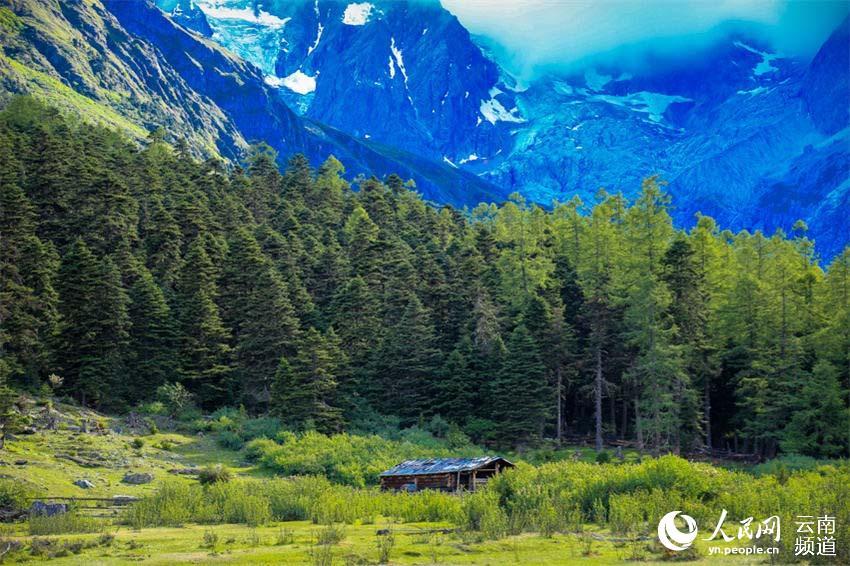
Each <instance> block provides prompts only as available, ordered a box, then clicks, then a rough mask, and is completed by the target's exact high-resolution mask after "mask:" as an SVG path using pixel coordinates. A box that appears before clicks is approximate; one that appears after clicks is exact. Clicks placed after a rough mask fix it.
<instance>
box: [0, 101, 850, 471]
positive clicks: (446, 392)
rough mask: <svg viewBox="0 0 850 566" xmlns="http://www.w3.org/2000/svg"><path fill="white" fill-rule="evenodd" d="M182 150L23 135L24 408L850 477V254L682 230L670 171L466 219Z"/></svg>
mask: <svg viewBox="0 0 850 566" xmlns="http://www.w3.org/2000/svg"><path fill="white" fill-rule="evenodd" d="M165 137H166V132H164V131H162V130H157V131H154V132H152V133H151V135H150V136H149V139H148V142H147V143H146V144H145V146H144V147H138V146H137V145H136V144H134V143H132V142H130V141H128V140H127V139H125V138H124V137H123V136H122V135H121V134H119V133H116V132H115V131H111V130H108V129H105V128H101V127H93V126H90V125H85V124H81V123H77V122H74V121H72V120H70V119H68V118H66V117H63V115H61V114H60V113H59V112H58V111H56V110H54V109H52V108H50V107H47V106H45V105H43V104H42V103H39V102H36V101H35V100H33V99H31V98H27V97H19V98H16V99H14V100H12V101H11V102H10V103H9V104H8V106H7V107H6V109H5V110H4V111H3V112H2V113H0V355H1V356H0V379H2V381H3V382H4V387H6V388H9V387H14V388H16V389H26V390H30V391H33V392H38V391H39V390H41V389H42V388H45V387H48V385H50V384H52V386H54V387H55V391H56V393H57V394H59V395H63V396H67V397H71V398H74V399H76V400H77V401H78V402H79V403H81V404H83V405H86V406H90V407H94V408H98V409H103V410H109V411H123V410H129V409H131V408H132V407H134V406H135V405H137V404H138V403H140V402H143V401H145V400H148V399H150V398H152V397H153V396H154V394H155V392H156V391H157V389H158V388H160V387H162V386H164V385H165V386H173V385H174V384H177V383H179V384H181V385H182V386H183V387H185V389H186V390H188V391H189V392H190V393H191V394H192V395H193V397H194V399H195V400H196V402H197V403H198V404H199V405H200V406H201V407H202V408H203V409H204V410H209V411H212V410H215V409H216V408H220V407H224V406H239V405H242V406H244V407H245V409H246V410H247V411H248V412H249V413H251V414H270V415H273V416H276V417H278V418H280V419H281V421H282V422H283V423H284V424H285V425H286V426H287V427H288V428H290V429H292V430H306V429H314V430H317V431H319V432H324V433H331V432H336V431H342V430H346V429H347V427H349V426H351V424H352V423H357V422H359V421H362V420H364V419H370V418H375V416H394V417H396V418H398V419H399V421H400V422H401V423H402V424H405V425H412V424H416V423H421V422H424V421H428V420H431V419H433V418H434V417H435V416H437V415H438V416H439V417H440V418H442V419H444V420H445V421H447V422H449V423H453V424H454V425H456V426H458V427H460V429H462V430H463V431H464V432H465V433H466V434H467V435H468V436H469V437H470V438H471V439H472V440H473V441H475V442H477V443H480V444H483V445H490V446H497V447H523V446H534V445H536V444H539V443H540V442H542V441H544V440H545V439H569V438H575V437H579V436H581V437H591V438H593V439H595V442H596V444H597V446H601V445H602V443H603V442H604V441H608V440H612V439H628V440H631V441H634V442H636V443H637V444H638V446H640V447H645V448H647V449H650V450H655V451H659V452H660V451H681V452H692V451H697V450H700V449H704V448H718V449H730V450H735V451H739V452H752V453H758V454H759V455H761V456H765V457H771V456H774V455H776V454H778V453H780V452H782V453H800V454H806V455H811V456H815V457H842V456H843V457H847V456H848V455H850V453H848V443H850V424H848V423H850V420H848V401H850V248H846V249H845V250H844V252H843V253H841V254H840V255H838V256H837V257H835V258H831V259H830V261H829V262H824V261H821V260H820V258H819V257H818V255H817V251H816V247H815V242H813V241H812V240H811V239H809V238H808V237H807V229H806V226H805V225H804V224H803V223H802V222H800V223H798V224H797V225H796V226H795V229H794V231H793V232H792V233H790V234H783V233H776V234H762V233H760V232H755V233H749V232H738V233H733V232H731V231H729V230H726V229H724V227H723V226H718V225H717V224H716V223H715V222H714V220H712V218H709V217H706V216H700V217H698V218H697V219H696V223H695V225H694V227H692V228H689V229H687V230H681V229H677V228H676V227H674V226H673V224H672V221H671V216H670V211H671V209H672V207H674V206H675V205H676V203H675V202H671V200H670V197H669V196H668V195H667V194H666V193H665V183H664V180H663V179H661V178H658V177H653V176H648V177H647V178H646V180H645V181H644V182H643V185H642V187H640V191H639V193H638V196H637V197H636V198H634V199H626V198H625V197H624V196H623V195H622V194H621V193H619V192H617V191H619V190H621V189H623V190H624V189H632V188H631V187H628V188H627V187H611V188H608V190H607V191H606V189H600V190H599V192H598V194H597V197H596V200H595V201H594V202H580V201H579V200H572V201H570V202H566V203H554V204H553V206H552V207H551V208H549V209H544V208H540V207H538V206H532V205H529V204H528V203H526V202H525V201H524V200H523V199H522V197H520V196H518V195H516V196H514V197H512V198H511V199H510V201H509V202H507V203H504V204H501V205H494V204H482V205H479V206H478V207H476V208H475V209H474V210H457V209H453V208H451V207H448V206H441V207H438V206H434V205H432V204H430V203H427V202H425V201H423V200H422V199H421V198H420V197H419V196H418V195H417V193H416V192H415V187H413V186H411V185H410V184H409V183H406V182H405V180H404V179H402V178H400V177H398V176H394V175H391V176H389V177H387V178H386V179H383V180H378V179H375V178H370V179H365V178H359V179H354V180H352V181H348V180H346V178H345V175H344V173H345V169H344V165H345V164H344V163H340V162H339V161H337V160H336V159H335V158H333V157H328V159H327V160H326V161H325V162H324V163H323V164H321V165H320V166H319V167H318V168H313V167H311V165H310V163H309V162H308V161H307V160H306V159H305V158H304V157H302V156H299V155H296V156H293V157H291V158H290V159H289V160H288V164H287V165H286V167H285V168H283V169H282V170H279V168H278V165H277V160H278V156H276V155H275V153H274V152H273V151H272V150H271V148H270V147H268V146H266V145H264V144H258V145H254V146H252V147H251V149H250V151H249V152H248V154H247V155H246V156H245V158H244V161H243V163H242V164H241V166H229V165H227V166H226V165H225V164H224V163H223V162H221V161H217V160H208V161H204V162H199V161H196V160H195V159H194V158H193V157H191V152H190V148H188V147H187V146H186V145H185V144H181V143H177V144H175V145H169V144H167V143H165V141H164V139H165ZM651 173H652V172H651V171H648V172H647V174H650V175H651ZM2 397H3V399H6V398H8V397H9V396H8V395H7V394H4V395H3V396H2Z"/></svg>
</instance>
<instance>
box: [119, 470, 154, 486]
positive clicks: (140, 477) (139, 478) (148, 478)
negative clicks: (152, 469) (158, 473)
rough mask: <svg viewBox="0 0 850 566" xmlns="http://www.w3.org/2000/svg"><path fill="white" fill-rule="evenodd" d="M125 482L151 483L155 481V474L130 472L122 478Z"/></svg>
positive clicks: (133, 483) (136, 483) (132, 483)
mask: <svg viewBox="0 0 850 566" xmlns="http://www.w3.org/2000/svg"><path fill="white" fill-rule="evenodd" d="M121 481H122V482H123V483H127V484H130V485H142V484H146V483H150V482H152V481H153V474H148V473H146V472H142V473H135V474H134V473H130V472H128V473H127V474H125V475H124V477H123V478H122V479H121Z"/></svg>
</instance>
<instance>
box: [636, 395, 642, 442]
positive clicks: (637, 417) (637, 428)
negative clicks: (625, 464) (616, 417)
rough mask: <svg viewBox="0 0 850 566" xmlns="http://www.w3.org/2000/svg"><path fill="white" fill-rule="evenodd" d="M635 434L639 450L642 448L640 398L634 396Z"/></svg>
mask: <svg viewBox="0 0 850 566" xmlns="http://www.w3.org/2000/svg"><path fill="white" fill-rule="evenodd" d="M635 435H636V436H637V445H638V449H639V450H643V423H641V419H640V400H639V399H638V398H637V396H635Z"/></svg>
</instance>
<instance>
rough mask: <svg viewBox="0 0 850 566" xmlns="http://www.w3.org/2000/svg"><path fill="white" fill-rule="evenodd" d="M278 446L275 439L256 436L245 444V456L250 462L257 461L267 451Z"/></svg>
mask: <svg viewBox="0 0 850 566" xmlns="http://www.w3.org/2000/svg"><path fill="white" fill-rule="evenodd" d="M277 447H278V444H277V442H275V441H274V440H269V439H268V438H255V439H254V440H252V441H251V442H249V443H248V444H247V445H246V446H245V458H247V459H248V461H249V462H256V461H257V460H259V459H260V458H262V457H263V455H264V454H265V453H266V452H269V451H270V450H274V449H276V448H277Z"/></svg>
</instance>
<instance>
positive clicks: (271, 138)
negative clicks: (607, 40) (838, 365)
mask: <svg viewBox="0 0 850 566" xmlns="http://www.w3.org/2000/svg"><path fill="white" fill-rule="evenodd" d="M156 6H158V8H157V7H156ZM12 7H13V8H14V13H15V15H16V17H18V18H19V19H20V20H21V22H22V26H23V28H22V29H23V30H24V31H23V32H20V33H18V32H16V31H15V30H13V29H11V28H10V29H7V28H4V27H2V26H0V40H2V41H0V54H2V57H0V91H2V92H0V94H2V93H5V92H33V93H36V94H37V93H39V92H43V91H44V90H45V88H47V87H46V86H45V85H57V86H51V87H50V89H51V90H50V93H49V94H50V98H51V99H53V100H57V99H58V100H61V101H62V102H63V104H64V105H65V107H67V108H70V109H73V110H75V111H77V112H79V113H81V114H86V113H88V114H89V115H94V117H95V119H96V120H97V121H99V122H104V121H105V122H107V123H109V124H111V125H117V126H119V127H122V128H124V129H125V130H126V131H128V132H129V133H131V134H132V135H134V136H136V137H139V138H143V137H144V135H145V132H146V131H148V130H150V129H152V128H154V127H156V126H160V125H163V126H165V127H166V129H167V130H168V131H169V132H171V134H172V137H173V138H174V139H178V138H186V139H188V140H190V145H191V146H192V147H193V148H196V150H197V151H199V152H200V153H201V154H204V155H210V154H214V155H220V156H224V157H227V158H229V159H233V160H239V159H240V156H241V155H242V154H243V152H244V150H245V148H246V147H247V143H249V142H251V141H255V140H262V141H266V142H267V143H269V144H270V145H272V146H273V147H274V148H276V149H277V150H278V151H279V153H280V155H281V159H282V160H284V159H286V157H288V156H289V155H291V154H292V153H295V152H304V153H306V154H307V155H308V156H309V157H310V159H311V160H312V161H313V162H314V163H315V164H318V163H319V162H321V161H322V160H324V159H325V158H326V157H327V156H328V155H329V154H334V155H336V156H337V157H338V158H339V159H340V160H341V161H342V162H343V163H345V165H346V167H347V169H348V173H349V175H350V176H351V177H352V178H353V177H355V176H357V175H359V174H366V175H371V174H374V175H377V176H379V177H383V176H385V175H387V174H389V173H392V172H396V173H399V174H400V175H402V176H403V177H407V178H412V179H414V180H415V181H416V183H417V186H418V188H419V190H421V191H422V192H423V193H424V195H425V196H426V198H429V199H431V200H434V201H437V202H444V203H450V204H454V205H460V206H463V205H475V204H477V203H478V202H480V201H481V200H488V201H493V200H501V199H503V198H505V197H506V195H508V194H509V193H511V192H513V191H519V192H521V193H523V194H524V195H525V196H526V197H527V198H528V199H529V200H532V201H535V202H538V203H541V204H544V205H549V204H550V203H551V202H552V201H553V200H554V199H557V200H560V201H566V200H569V199H570V198H571V197H572V196H573V195H576V194H577V195H579V196H580V197H581V198H582V199H583V200H584V201H585V202H588V203H590V202H592V201H593V198H594V195H595V194H596V193H597V191H598V189H599V188H600V187H604V188H606V189H607V190H608V191H609V192H614V191H622V192H623V193H624V194H625V195H626V196H627V197H631V196H634V194H635V193H636V192H637V191H638V190H639V187H640V181H641V179H642V178H644V177H646V176H648V175H651V174H654V173H658V174H660V175H662V177H663V178H664V179H666V180H667V181H669V183H670V185H669V188H670V190H671V191H672V193H673V195H674V206H675V209H674V215H675V219H676V221H677V222H678V223H679V224H680V225H684V226H687V225H689V224H690V223H692V222H693V220H694V214H695V213H696V212H702V213H704V214H710V215H712V216H715V217H716V218H717V219H718V220H719V221H720V223H721V224H722V225H723V226H728V227H731V228H735V229H741V228H747V229H764V230H766V231H773V230H775V229H776V228H783V229H785V230H789V229H790V227H791V226H792V225H793V223H794V222H795V221H796V220H797V219H803V220H805V221H806V222H807V223H808V224H809V226H810V228H811V232H810V234H811V235H812V236H813V237H815V238H816V239H817V240H818V249H819V250H820V252H821V253H822V254H823V255H824V256H825V257H829V256H831V255H833V254H834V253H836V252H837V251H838V250H840V248H841V246H843V245H844V244H845V243H847V242H848V241H850V221H848V217H850V214H847V209H848V198H850V197H848V195H850V180H848V179H850V145H848V142H849V141H850V136H848V125H850V118H848V112H850V104H848V99H847V98H848V95H847V93H848V92H850V60H848V59H850V55H849V54H850V20H845V21H844V22H843V23H842V24H841V25H840V26H839V27H838V29H837V30H836V31H835V33H834V34H833V35H832V37H830V38H829V40H828V41H827V42H826V43H825V44H824V45H823V46H822V48H821V49H820V51H819V52H818V54H817V55H816V56H815V57H814V58H813V59H812V60H798V59H794V58H791V57H787V56H785V55H783V54H782V53H776V52H774V51H773V49H772V48H771V47H770V46H769V45H767V44H765V43H763V42H761V41H760V40H759V39H758V38H756V37H749V36H747V35H745V34H742V32H741V31H740V30H738V31H737V32H736V33H728V34H726V35H723V36H721V37H720V38H719V39H718V40H717V41H716V42H715V43H714V44H713V45H712V46H711V47H710V48H706V49H704V50H702V51H700V52H694V53H693V54H689V57H688V58H687V59H686V60H684V61H680V62H679V63H677V64H672V63H667V64H663V65H661V64H655V63H656V62H654V61H650V62H648V63H649V64H647V65H646V67H645V68H644V69H642V70H641V71H639V72H638V71H635V70H634V69H629V70H627V69H620V68H617V67H616V65H612V64H608V66H601V65H589V64H588V65H586V66H585V67H576V68H575V69H574V71H573V72H571V73H569V74H550V75H547V76H542V77H540V78H537V79H536V80H534V81H532V82H531V83H530V84H523V85H521V86H520V85H518V84H517V82H516V81H515V80H514V79H513V78H512V77H510V76H509V75H508V74H507V73H506V72H505V71H503V70H502V69H501V68H500V67H499V65H498V64H497V60H496V58H494V57H493V56H491V55H490V52H489V51H488V49H487V48H486V46H484V45H483V44H481V43H479V42H478V41H477V38H474V37H472V36H471V35H470V34H469V32H468V31H467V30H466V29H465V28H464V27H463V25H461V23H460V22H459V21H458V19H457V18H456V17H455V16H453V15H452V14H451V13H449V12H448V11H447V10H445V9H444V8H443V7H442V6H441V4H440V3H439V2H438V1H437V0H372V1H354V2H352V1H347V0H346V1H340V0H156V5H154V3H153V0H86V1H79V0H75V1H72V2H64V1H62V0H20V1H19V2H15V3H13V4H12ZM62 30H65V31H62ZM69 37H70V38H71V39H70V40H68V38H69ZM22 68H26V69H28V71H27V72H22V71H21V69H22ZM80 97H82V98H80Z"/></svg>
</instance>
